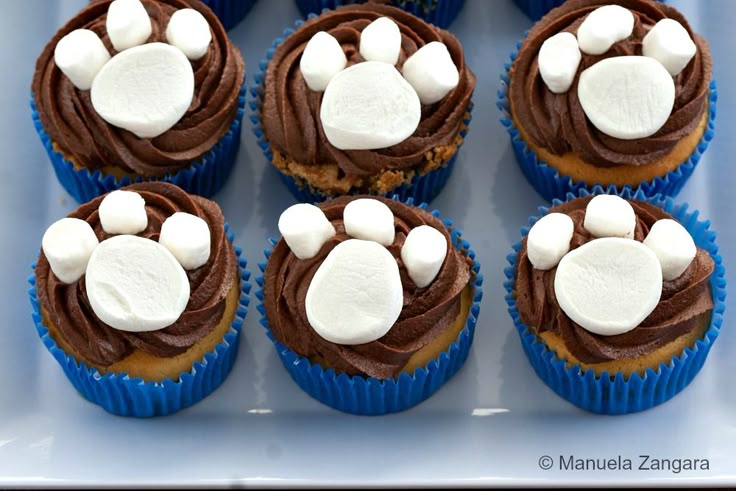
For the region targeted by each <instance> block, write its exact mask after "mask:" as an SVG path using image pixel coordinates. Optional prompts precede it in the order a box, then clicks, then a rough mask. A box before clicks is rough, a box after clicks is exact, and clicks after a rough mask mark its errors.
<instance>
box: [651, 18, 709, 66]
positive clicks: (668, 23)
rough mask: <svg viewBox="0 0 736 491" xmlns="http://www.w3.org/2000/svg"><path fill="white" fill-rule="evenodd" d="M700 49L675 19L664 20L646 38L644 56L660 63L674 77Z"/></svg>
mask: <svg viewBox="0 0 736 491" xmlns="http://www.w3.org/2000/svg"><path fill="white" fill-rule="evenodd" d="M697 49H698V47H697V46H696V45H695V43H694V42H693V40H692V39H691V38H690V34H688V32H687V30H686V29H685V28H684V27H683V26H682V24H680V23H679V22H677V21H676V20H674V19H662V20H660V21H659V22H657V23H656V24H655V25H654V27H652V29H651V30H650V31H649V32H648V33H647V35H646V36H644V39H643V40H642V54H643V55H644V56H648V57H650V58H654V59H655V60H657V61H658V62H660V63H661V64H662V65H664V67H665V68H666V69H667V71H668V72H669V73H670V75H672V76H673V77H674V76H675V75H677V74H678V73H680V72H681V71H682V69H683V68H685V67H686V66H687V64H688V63H690V60H692V59H693V56H695V52H696V51H697Z"/></svg>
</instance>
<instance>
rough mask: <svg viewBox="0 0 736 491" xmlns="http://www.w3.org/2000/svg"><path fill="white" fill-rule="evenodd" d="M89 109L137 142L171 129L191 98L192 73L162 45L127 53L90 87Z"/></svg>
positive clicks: (175, 53) (181, 56) (114, 59)
mask: <svg viewBox="0 0 736 491" xmlns="http://www.w3.org/2000/svg"><path fill="white" fill-rule="evenodd" d="M91 96H92V105H93V106H94V108H95V111H97V113H98V114H99V115H100V117H102V119H104V120H105V121H107V122H108V123H110V124H111V125H113V126H117V127H119V128H123V129H126V130H128V131H131V132H132V133H134V134H135V135H136V136H138V137H139V138H155V137H157V136H159V135H160V134H162V133H164V132H165V131H166V130H168V129H169V128H171V127H172V126H174V125H175V124H176V123H177V122H178V121H179V120H180V119H181V117H182V116H184V114H185V113H186V112H187V109H189V105H190V104H191V103H192V97H193V96H194V72H193V71H192V65H191V64H190V63H189V60H187V57H186V56H184V53H182V52H181V50H179V49H177V48H175V47H173V46H170V45H168V44H165V43H149V44H143V45H141V46H135V47H133V48H129V49H126V50H125V51H123V52H121V53H118V54H117V55H115V56H113V57H112V59H111V60H110V61H109V62H107V64H106V65H105V66H104V67H102V69H101V70H100V73H98V74H97V77H96V78H95V80H94V82H93V83H92V93H91Z"/></svg>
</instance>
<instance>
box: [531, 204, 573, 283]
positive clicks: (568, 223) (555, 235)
mask: <svg viewBox="0 0 736 491" xmlns="http://www.w3.org/2000/svg"><path fill="white" fill-rule="evenodd" d="M574 230H575V224H574V223H573V221H572V218H570V217H569V216H568V215H566V214H565V213H549V214H547V215H545V216H543V217H542V218H540V219H539V220H537V222H536V223H535V224H534V225H533V226H532V228H531V229H530V230H529V235H527V239H526V253H527V256H528V257H529V262H531V263H532V266H534V269H538V270H540V271H547V270H550V269H552V268H554V267H555V266H557V264H558V263H559V262H560V259H562V257H563V256H564V255H565V254H567V253H568V251H569V250H570V241H571V240H572V234H573V232H574Z"/></svg>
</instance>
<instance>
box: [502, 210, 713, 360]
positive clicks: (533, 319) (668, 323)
mask: <svg viewBox="0 0 736 491" xmlns="http://www.w3.org/2000/svg"><path fill="white" fill-rule="evenodd" d="M591 199H592V197H586V198H578V199H575V200H573V201H570V202H568V203H563V204H561V205H559V206H555V207H553V208H551V209H550V213H553V212H558V213H566V214H568V215H569V216H570V218H572V220H573V223H574V225H575V229H574V233H573V237H572V240H571V241H570V250H572V249H575V248H576V247H579V246H581V245H583V244H585V243H586V242H590V241H591V240H593V239H594V238H595V237H593V236H592V235H591V234H590V233H589V232H588V231H587V230H585V228H584V227H583V220H584V219H585V207H586V206H587V204H588V202H589V201H590V200H591ZM629 203H631V206H632V207H633V208H634V212H635V213H636V219H637V225H636V230H635V233H634V240H638V241H643V240H644V238H645V237H646V235H647V233H648V232H649V229H650V228H651V226H652V225H653V224H654V223H655V222H656V221H657V220H661V219H663V218H672V216H671V215H670V214H668V213H666V212H665V211H664V210H662V209H660V208H658V207H656V206H654V205H650V204H648V203H645V202H641V201H629ZM526 242H527V240H526V237H525V238H524V240H523V242H522V246H521V249H520V250H519V257H518V262H517V265H516V287H515V293H516V307H517V309H518V310H519V315H520V316H521V320H522V321H523V322H524V323H525V324H526V325H527V326H529V327H531V328H534V329H535V330H536V331H537V332H538V333H541V332H545V331H552V332H553V333H555V334H556V335H557V336H559V337H560V338H562V340H563V342H564V344H565V347H566V348H567V349H568V351H569V352H570V353H571V354H572V355H573V356H575V357H576V358H577V359H578V360H580V361H582V362H584V363H597V362H603V361H608V360H620V359H625V358H634V357H637V356H642V355H646V354H648V353H651V352H653V351H655V350H657V349H658V348H660V347H662V346H664V345H665V344H667V343H669V342H671V341H673V340H674V339H676V338H678V337H680V336H682V335H683V334H685V333H688V332H690V331H692V330H693V329H694V328H695V326H696V322H697V317H698V316H699V315H700V314H703V313H705V312H707V311H709V310H710V309H712V308H713V299H712V298H711V294H710V290H709V288H708V280H709V278H710V275H711V273H713V269H714V267H715V265H714V262H713V259H712V258H711V257H710V254H708V252H706V251H705V250H703V249H701V248H698V250H697V254H696V256H695V259H693V261H692V262H691V263H690V266H688V268H687V269H686V270H685V272H684V273H682V275H680V276H679V277H678V278H676V279H674V280H671V281H663V282H662V296H661V298H660V301H659V304H658V305H657V307H656V308H655V309H654V311H653V312H652V313H651V314H649V316H648V317H647V318H646V319H645V320H644V321H643V322H642V323H641V324H640V325H639V326H637V327H636V328H635V329H633V330H631V331H629V332H627V333H624V334H618V335H615V336H600V335H597V334H594V333H591V332H589V331H587V330H585V329H584V328H582V327H580V326H579V325H577V324H575V323H574V322H573V321H572V320H570V318H569V317H567V315H565V313H564V312H563V311H562V309H561V308H560V306H559V304H558V303H557V300H556V298H555V289H554V279H555V272H556V271H557V268H556V267H555V268H552V269H551V270H549V271H540V270H537V269H534V268H533V267H532V264H531V262H529V258H528V256H527V248H526Z"/></svg>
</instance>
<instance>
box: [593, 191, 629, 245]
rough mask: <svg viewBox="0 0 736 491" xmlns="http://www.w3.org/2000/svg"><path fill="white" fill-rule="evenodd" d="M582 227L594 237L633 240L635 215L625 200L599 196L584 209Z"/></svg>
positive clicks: (606, 195) (605, 195)
mask: <svg viewBox="0 0 736 491" xmlns="http://www.w3.org/2000/svg"><path fill="white" fill-rule="evenodd" d="M583 227H584V228H585V230H587V231H588V232H590V233H591V234H592V235H593V236H594V237H621V238H623V239H633V238H634V231H635V230H636V213H634V208H632V207H631V204H630V203H629V202H628V201H626V200H625V199H623V198H621V197H619V196H615V195H608V194H599V195H598V196H596V197H594V198H593V199H591V200H590V201H589V202H588V206H587V207H586V208H585V219H584V220H583Z"/></svg>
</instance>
